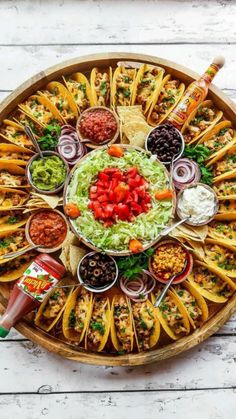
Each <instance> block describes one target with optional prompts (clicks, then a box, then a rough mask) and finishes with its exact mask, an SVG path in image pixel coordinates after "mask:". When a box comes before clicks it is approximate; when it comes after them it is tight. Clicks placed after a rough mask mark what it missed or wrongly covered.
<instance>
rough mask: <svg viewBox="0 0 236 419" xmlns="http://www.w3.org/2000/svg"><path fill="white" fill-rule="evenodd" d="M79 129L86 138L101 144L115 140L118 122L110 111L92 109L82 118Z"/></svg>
mask: <svg viewBox="0 0 236 419" xmlns="http://www.w3.org/2000/svg"><path fill="white" fill-rule="evenodd" d="M79 129H80V132H81V134H82V135H83V137H84V138H88V139H89V140H90V141H92V142H94V143H97V144H100V143H103V142H105V141H110V140H112V139H113V138H114V136H115V133H116V131H117V122H116V119H115V117H114V115H112V113H111V112H110V111H108V110H106V109H91V110H89V111H86V112H85V114H84V115H83V117H82V118H81V121H80V126H79Z"/></svg>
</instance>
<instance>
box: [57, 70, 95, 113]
mask: <svg viewBox="0 0 236 419" xmlns="http://www.w3.org/2000/svg"><path fill="white" fill-rule="evenodd" d="M63 81H64V83H65V85H66V87H67V89H68V91H69V92H70V95H71V96H72V98H73V100H74V102H75V103H76V106H77V108H78V110H79V112H83V111H84V110H85V109H87V108H89V107H90V106H94V105H95V104H94V101H93V97H92V91H91V86H90V84H89V81H88V79H87V77H85V75H84V74H82V73H74V74H72V75H71V76H67V77H66V78H65V77H63Z"/></svg>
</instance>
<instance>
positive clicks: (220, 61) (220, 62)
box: [212, 55, 225, 68]
mask: <svg viewBox="0 0 236 419" xmlns="http://www.w3.org/2000/svg"><path fill="white" fill-rule="evenodd" d="M212 63H213V64H215V65H217V67H219V68H222V67H223V65H224V64H225V58H224V57H223V56H222V55H218V56H217V57H215V58H214V60H213V61H212Z"/></svg>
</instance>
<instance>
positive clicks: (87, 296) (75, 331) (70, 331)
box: [62, 287, 93, 342]
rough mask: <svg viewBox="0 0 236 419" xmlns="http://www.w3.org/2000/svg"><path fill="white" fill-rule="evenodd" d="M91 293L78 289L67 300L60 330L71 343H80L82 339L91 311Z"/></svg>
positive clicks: (81, 288)
mask: <svg viewBox="0 0 236 419" xmlns="http://www.w3.org/2000/svg"><path fill="white" fill-rule="evenodd" d="M92 298H93V297H92V293H91V292H89V291H87V290H86V289H85V288H83V287H78V288H76V289H75V291H73V293H72V294H71V295H70V297H69V298H68V303H67V305H66V308H65V311H64V314H63V321H62V329H63V334H64V336H65V337H66V338H67V339H69V340H72V341H75V342H81V341H82V340H83V338H84V335H85V332H86V330H87V326H88V323H89V320H90V317H91V311H92Z"/></svg>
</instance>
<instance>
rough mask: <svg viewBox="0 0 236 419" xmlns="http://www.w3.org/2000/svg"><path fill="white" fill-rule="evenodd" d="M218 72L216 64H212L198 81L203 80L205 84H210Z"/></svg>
mask: <svg viewBox="0 0 236 419" xmlns="http://www.w3.org/2000/svg"><path fill="white" fill-rule="evenodd" d="M218 71H219V67H218V66H217V65H216V64H214V63H212V64H211V65H210V66H209V67H208V69H207V70H206V72H205V73H204V74H203V76H202V77H201V79H200V80H204V81H205V82H206V83H207V84H210V83H211V82H212V80H213V79H214V77H215V75H216V74H217V73H218Z"/></svg>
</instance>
